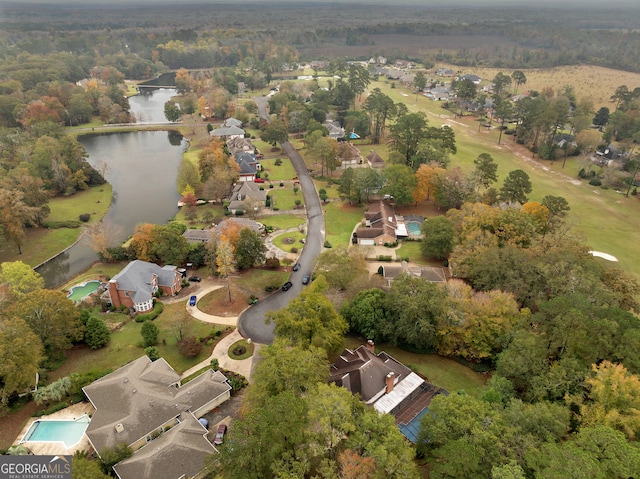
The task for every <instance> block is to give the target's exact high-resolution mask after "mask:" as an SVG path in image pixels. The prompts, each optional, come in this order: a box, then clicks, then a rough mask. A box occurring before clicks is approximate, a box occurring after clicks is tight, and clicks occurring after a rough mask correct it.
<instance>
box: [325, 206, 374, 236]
mask: <svg viewBox="0 0 640 479" xmlns="http://www.w3.org/2000/svg"><path fill="white" fill-rule="evenodd" d="M323 208H324V212H325V213H324V222H325V227H326V230H327V234H326V240H327V241H328V242H329V243H331V246H349V243H350V241H351V232H352V231H353V228H354V227H355V226H356V224H358V223H360V221H361V220H362V217H363V215H364V208H363V207H360V206H349V204H348V203H342V202H341V201H336V202H333V203H327V204H326V205H324V207H323Z"/></svg>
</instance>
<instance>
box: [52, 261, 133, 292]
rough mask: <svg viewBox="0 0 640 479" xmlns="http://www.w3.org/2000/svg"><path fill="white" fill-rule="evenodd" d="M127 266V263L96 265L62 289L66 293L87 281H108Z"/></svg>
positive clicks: (64, 285)
mask: <svg viewBox="0 0 640 479" xmlns="http://www.w3.org/2000/svg"><path fill="white" fill-rule="evenodd" d="M126 265H127V262H126V261H121V262H118V263H95V264H93V265H91V267H90V268H89V269H88V270H86V271H85V272H84V273H82V274H79V275H78V276H76V277H75V278H73V279H72V280H71V281H69V282H68V283H65V284H63V285H62V286H61V287H60V289H61V290H62V291H65V292H66V291H69V289H71V288H72V287H73V286H75V285H76V284H82V283H84V282H85V281H90V280H92V279H102V280H103V281H108V280H109V279H111V278H113V277H114V276H115V275H116V274H118V273H119V272H120V271H121V270H122V268H124V267H125V266H126Z"/></svg>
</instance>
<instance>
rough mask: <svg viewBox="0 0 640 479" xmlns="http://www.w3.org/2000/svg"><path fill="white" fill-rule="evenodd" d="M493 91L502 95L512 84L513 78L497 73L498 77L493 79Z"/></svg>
mask: <svg viewBox="0 0 640 479" xmlns="http://www.w3.org/2000/svg"><path fill="white" fill-rule="evenodd" d="M492 83H493V91H494V92H495V93H496V94H497V95H500V94H501V93H502V92H503V91H504V89H505V88H506V87H507V85H509V84H510V83H511V78H510V77H509V76H508V75H505V74H504V73H502V72H498V73H496V76H495V77H493V81H492Z"/></svg>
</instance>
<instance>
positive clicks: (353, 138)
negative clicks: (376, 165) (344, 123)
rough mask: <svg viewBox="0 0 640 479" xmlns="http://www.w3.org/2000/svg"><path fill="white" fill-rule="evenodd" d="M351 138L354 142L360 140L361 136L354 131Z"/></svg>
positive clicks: (350, 135)
mask: <svg viewBox="0 0 640 479" xmlns="http://www.w3.org/2000/svg"><path fill="white" fill-rule="evenodd" d="M349 138H350V139H352V140H357V139H358V138H360V135H358V134H357V133H356V132H354V131H352V132H351V133H350V134H349Z"/></svg>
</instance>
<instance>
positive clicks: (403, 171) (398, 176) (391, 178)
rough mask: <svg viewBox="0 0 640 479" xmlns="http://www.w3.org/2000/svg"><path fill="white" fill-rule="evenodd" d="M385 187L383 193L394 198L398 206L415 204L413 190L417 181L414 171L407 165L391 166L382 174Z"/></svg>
mask: <svg viewBox="0 0 640 479" xmlns="http://www.w3.org/2000/svg"><path fill="white" fill-rule="evenodd" d="M382 176H383V178H384V186H383V187H382V190H381V193H383V194H389V195H391V196H393V199H394V200H395V202H396V204H397V205H398V206H404V205H408V204H410V203H412V202H413V190H414V189H415V187H416V184H417V179H416V176H415V173H414V171H413V170H412V169H411V168H410V167H409V166H406V165H389V166H387V167H385V169H384V171H383V172H382Z"/></svg>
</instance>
